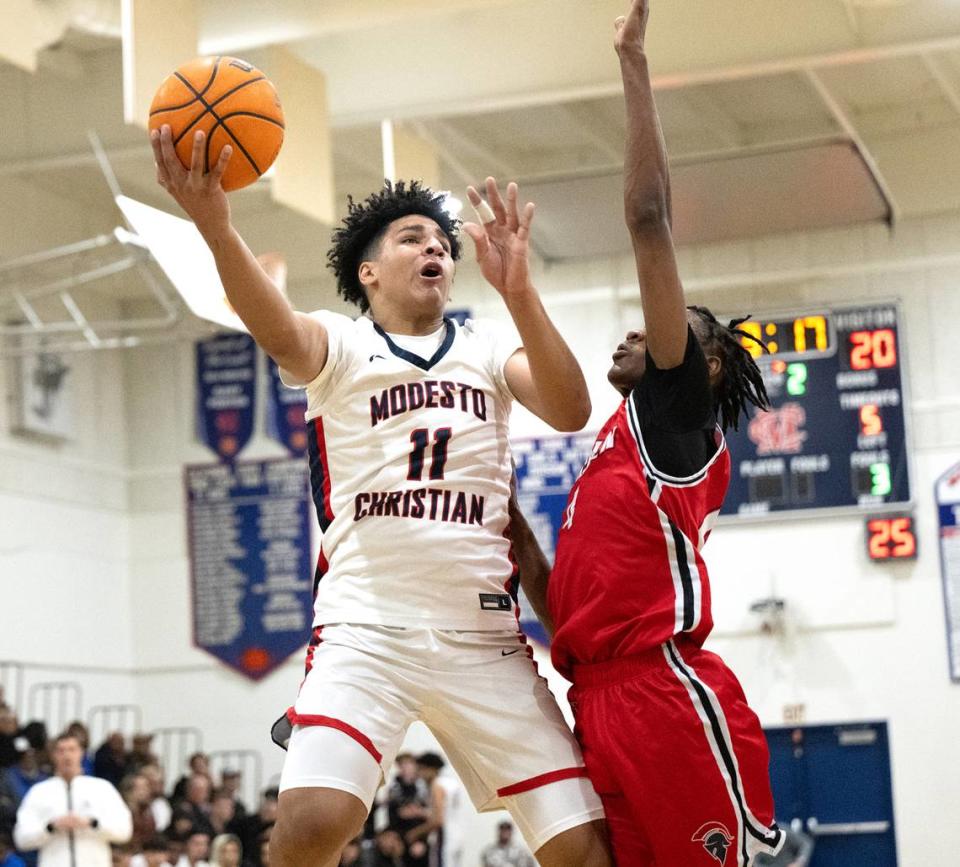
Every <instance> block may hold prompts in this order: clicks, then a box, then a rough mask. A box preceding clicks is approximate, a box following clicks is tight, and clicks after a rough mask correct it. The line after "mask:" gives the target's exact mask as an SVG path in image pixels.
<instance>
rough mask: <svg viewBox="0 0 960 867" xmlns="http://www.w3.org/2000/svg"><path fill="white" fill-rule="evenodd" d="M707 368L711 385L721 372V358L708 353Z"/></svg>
mask: <svg viewBox="0 0 960 867" xmlns="http://www.w3.org/2000/svg"><path fill="white" fill-rule="evenodd" d="M707 370H708V371H709V373H710V384H711V385H713V384H714V383H715V382H716V381H717V380H718V379H720V374H721V373H723V359H722V358H720V356H719V355H708V356H707Z"/></svg>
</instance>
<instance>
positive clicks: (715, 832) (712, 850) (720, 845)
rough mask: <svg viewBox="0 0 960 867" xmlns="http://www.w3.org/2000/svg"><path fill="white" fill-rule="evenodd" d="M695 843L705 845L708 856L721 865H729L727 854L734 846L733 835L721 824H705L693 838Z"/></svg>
mask: <svg viewBox="0 0 960 867" xmlns="http://www.w3.org/2000/svg"><path fill="white" fill-rule="evenodd" d="M690 839H691V841H692V842H694V843H703V848H704V849H706V850H707V854H708V855H710V856H711V857H713V858H716V860H717V861H718V862H719V863H720V864H726V863H727V852H728V851H729V850H730V847H731V846H732V845H733V835H732V834H731V833H730V832H729V831H728V830H727V829H726V828H725V827H724V826H723V825H721V824H720V823H719V822H704V824H702V825H701V826H700V829H699V830H698V831H697V833H696V834H694V835H693V837H691V838H690Z"/></svg>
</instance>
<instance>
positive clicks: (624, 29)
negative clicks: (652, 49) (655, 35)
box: [613, 0, 650, 54]
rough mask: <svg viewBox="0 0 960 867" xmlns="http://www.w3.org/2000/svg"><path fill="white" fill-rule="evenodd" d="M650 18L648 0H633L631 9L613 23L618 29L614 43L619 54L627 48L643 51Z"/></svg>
mask: <svg viewBox="0 0 960 867" xmlns="http://www.w3.org/2000/svg"><path fill="white" fill-rule="evenodd" d="M649 18H650V5H649V2H648V0H632V2H631V4H630V11H629V12H627V14H626V15H621V16H620V17H619V18H617V20H616V21H614V23H613V26H614V29H615V30H616V36H615V37H614V42H613V44H614V47H615V48H616V49H617V54H621V53H622V52H623V50H624V49H625V48H636V49H638V50H640V51H643V49H644V39H645V38H646V35H647V20H648V19H649Z"/></svg>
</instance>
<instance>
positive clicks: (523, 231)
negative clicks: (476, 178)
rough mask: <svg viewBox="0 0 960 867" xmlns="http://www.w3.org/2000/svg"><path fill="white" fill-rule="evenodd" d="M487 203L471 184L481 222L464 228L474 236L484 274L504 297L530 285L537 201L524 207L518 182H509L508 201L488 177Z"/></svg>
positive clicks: (474, 204)
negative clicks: (520, 203) (520, 198)
mask: <svg viewBox="0 0 960 867" xmlns="http://www.w3.org/2000/svg"><path fill="white" fill-rule="evenodd" d="M486 193H487V202H489V204H487V203H486V202H484V200H483V198H482V197H481V195H480V193H478V192H477V190H476V189H475V188H474V187H467V197H468V198H469V199H470V204H472V205H473V207H474V209H475V210H476V211H477V217H478V219H479V220H480V223H464V224H463V230H464V232H466V233H467V234H468V235H469V236H470V237H471V238H472V239H473V243H474V245H475V247H476V251H477V262H478V263H479V265H480V271H481V273H482V274H483V276H484V278H485V279H486V280H487V282H488V283H490V285H491V286H493V288H494V289H496V290H497V292H499V293H500V294H501V295H502V296H503V297H504V298H509V297H510V296H513V295H517V294H519V293H522V292H526V291H528V290H529V289H530V287H531V283H530V261H529V253H530V224H531V223H532V222H533V212H534V205H533V202H527V204H526V205H524V207H523V210H522V211H521V210H520V209H519V206H518V204H517V185H516V184H515V183H513V182H512V181H511V182H510V183H509V184H507V201H506V203H504V201H503V198H502V197H501V195H500V190H499V188H498V187H497V182H496V180H494V179H493V178H487V181H486Z"/></svg>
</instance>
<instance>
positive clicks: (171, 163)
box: [160, 124, 186, 181]
mask: <svg viewBox="0 0 960 867" xmlns="http://www.w3.org/2000/svg"><path fill="white" fill-rule="evenodd" d="M160 153H161V154H162V156H163V168H164V169H165V170H166V173H167V180H168V181H175V180H177V179H178V178H181V177H183V176H184V175H185V174H186V169H185V168H184V167H183V165H181V163H180V158H179V157H178V156H177V151H176V149H175V148H174V146H173V133H172V132H171V130H170V126H169V125H168V124H164V125H163V126H162V127H160Z"/></svg>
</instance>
